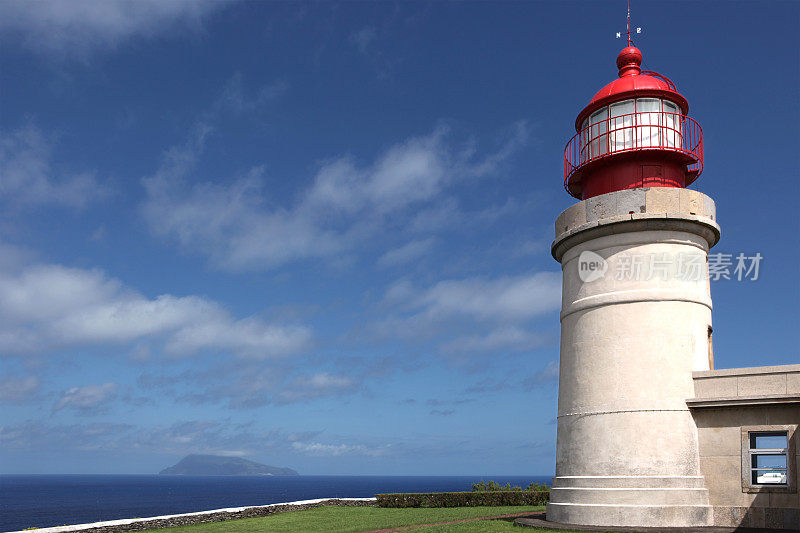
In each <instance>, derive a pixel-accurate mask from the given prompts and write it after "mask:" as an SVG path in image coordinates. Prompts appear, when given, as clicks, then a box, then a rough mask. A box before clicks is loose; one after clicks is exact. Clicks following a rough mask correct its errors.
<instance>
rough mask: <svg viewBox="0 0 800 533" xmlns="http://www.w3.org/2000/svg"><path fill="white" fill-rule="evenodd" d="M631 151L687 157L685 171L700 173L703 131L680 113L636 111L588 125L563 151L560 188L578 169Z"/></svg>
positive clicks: (566, 184) (701, 167)
mask: <svg viewBox="0 0 800 533" xmlns="http://www.w3.org/2000/svg"><path fill="white" fill-rule="evenodd" d="M635 150H666V151H672V152H679V153H683V154H686V155H688V156H689V157H690V158H691V159H692V160H693V161H694V162H693V163H690V164H689V166H688V170H689V172H691V173H694V174H695V175H698V174H700V173H701V172H702V171H703V130H702V128H701V127H700V124H698V123H697V121H695V120H694V119H693V118H691V117H688V116H686V115H682V114H680V113H668V112H664V111H639V112H636V113H628V114H625V115H619V116H616V117H610V118H607V119H603V120H600V121H599V122H595V123H594V124H590V125H588V126H587V127H585V128H583V129H582V130H581V131H579V132H578V133H576V134H575V136H574V137H572V139H570V140H569V142H568V143H567V146H566V148H565V149H564V187H565V188H566V189H567V190H569V187H568V185H569V180H570V178H571V177H572V175H573V174H575V172H576V171H577V170H579V169H580V168H581V167H583V166H585V165H587V164H589V163H593V162H595V161H598V160H600V159H603V158H605V157H609V156H612V155H616V154H621V153H625V152H633V151H635Z"/></svg>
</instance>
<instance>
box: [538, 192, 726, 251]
mask: <svg viewBox="0 0 800 533" xmlns="http://www.w3.org/2000/svg"><path fill="white" fill-rule="evenodd" d="M715 219H716V205H715V204H714V201H713V200H712V199H711V198H709V197H708V196H706V195H705V194H703V193H701V192H698V191H693V190H691V189H678V188H670V187H647V188H641V189H629V190H624V191H616V192H612V193H608V194H601V195H599V196H595V197H593V198H589V199H587V200H584V201H582V202H579V203H577V204H575V205H573V206H572V207H570V208H568V209H566V210H565V211H564V212H562V213H561V215H559V217H558V219H557V220H556V239H555V240H554V241H553V244H552V246H551V253H552V254H553V257H554V258H555V259H556V260H557V261H559V262H560V261H561V259H562V257H563V255H564V253H565V252H566V251H567V250H569V249H570V248H572V247H573V246H576V245H578V244H580V243H582V242H586V241H588V240H590V239H595V238H597V237H602V236H606V235H613V234H619V233H629V232H635V231H650V230H673V231H687V232H690V233H694V234H697V235H699V236H701V237H703V238H704V239H705V240H706V242H708V246H709V248H711V247H712V246H714V245H715V244H716V243H717V242H718V241H719V239H720V236H721V230H720V227H719V224H717V223H716V221H715Z"/></svg>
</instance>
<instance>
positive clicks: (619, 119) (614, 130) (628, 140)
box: [609, 100, 634, 152]
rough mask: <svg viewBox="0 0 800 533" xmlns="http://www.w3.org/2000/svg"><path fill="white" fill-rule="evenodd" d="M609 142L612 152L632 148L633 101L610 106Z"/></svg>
mask: <svg viewBox="0 0 800 533" xmlns="http://www.w3.org/2000/svg"><path fill="white" fill-rule="evenodd" d="M610 109H611V120H609V140H610V143H609V144H610V149H611V151H612V152H614V151H617V150H625V149H630V148H633V111H634V107H633V100H625V101H622V102H618V103H616V104H612V105H611V107H610Z"/></svg>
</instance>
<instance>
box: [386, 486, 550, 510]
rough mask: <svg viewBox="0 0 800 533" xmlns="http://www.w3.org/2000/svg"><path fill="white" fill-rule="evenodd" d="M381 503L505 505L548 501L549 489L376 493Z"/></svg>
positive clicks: (414, 505)
mask: <svg viewBox="0 0 800 533" xmlns="http://www.w3.org/2000/svg"><path fill="white" fill-rule="evenodd" d="M375 498H377V500H378V506H379V507H476V506H493V507H497V506H504V505H544V504H546V503H547V502H548V500H549V499H550V492H549V491H530V490H522V489H520V490H512V489H509V490H496V491H477V490H476V491H473V492H420V493H404V494H376V495H375Z"/></svg>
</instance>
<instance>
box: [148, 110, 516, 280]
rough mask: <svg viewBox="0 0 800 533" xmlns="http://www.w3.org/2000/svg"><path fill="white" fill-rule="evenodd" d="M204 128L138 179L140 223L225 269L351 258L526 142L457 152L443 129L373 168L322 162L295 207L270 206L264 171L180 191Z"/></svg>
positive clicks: (390, 152) (394, 150) (396, 149)
mask: <svg viewBox="0 0 800 533" xmlns="http://www.w3.org/2000/svg"><path fill="white" fill-rule="evenodd" d="M208 133H209V128H207V127H203V126H201V127H199V128H198V130H197V131H196V132H195V133H194V135H193V136H192V138H191V139H190V140H189V142H187V143H186V144H185V145H184V146H180V147H173V148H172V149H170V150H168V151H167V153H166V154H165V157H164V159H163V161H162V164H161V166H160V167H159V169H158V170H157V171H156V172H155V174H154V175H153V176H150V177H147V178H145V179H144V180H143V181H144V185H145V188H146V191H147V200H146V201H145V203H144V205H143V211H142V212H143V215H144V217H145V220H146V221H147V223H148V224H149V226H150V228H151V229H152V231H153V232H154V233H156V234H158V235H162V236H165V237H170V238H174V239H176V240H177V241H178V242H179V243H180V244H181V245H182V246H183V247H185V248H187V249H190V250H195V251H199V252H201V253H203V254H206V255H208V256H209V257H210V258H211V261H212V262H213V263H214V264H215V265H216V266H218V267H221V268H225V269H229V270H246V269H259V268H272V267H276V266H280V265H282V264H285V263H288V262H292V261H297V260H304V259H309V258H321V257H329V256H332V255H335V254H340V253H344V252H347V251H349V250H351V249H352V248H353V247H354V246H355V244H356V243H358V242H361V241H363V240H364V239H365V238H367V237H368V236H370V235H374V234H376V233H377V232H378V231H379V230H380V228H381V225H382V223H383V222H384V221H385V220H386V218H387V217H402V216H408V213H407V210H408V209H409V208H411V207H412V206H420V205H424V204H428V203H430V202H432V201H433V200H435V199H436V198H437V197H438V196H439V195H440V194H441V192H442V191H443V190H444V189H445V188H446V187H448V186H450V185H452V184H453V183H455V182H457V181H460V180H465V179H476V178H482V177H486V176H489V175H492V174H493V173H495V172H497V171H498V169H499V167H500V165H501V163H502V162H503V161H504V160H505V159H507V158H508V157H509V156H510V155H511V154H512V153H513V152H515V151H516V150H517V149H518V148H519V147H520V146H522V144H524V142H525V141H526V139H527V129H526V127H525V126H524V124H523V123H520V124H517V125H515V127H514V128H513V131H512V135H511V138H510V139H509V140H507V142H506V143H505V144H504V145H503V146H502V147H501V148H500V149H499V150H498V151H497V152H494V153H490V154H488V155H485V156H483V157H478V155H477V154H476V150H475V147H474V143H468V144H466V145H459V144H458V143H456V142H454V140H453V139H452V135H451V132H450V131H449V129H448V128H446V127H443V126H442V127H438V128H436V129H435V130H434V131H433V132H432V133H431V134H429V135H426V136H422V137H414V138H411V139H408V140H406V141H404V142H402V143H398V144H396V145H394V146H392V147H390V148H389V149H387V150H386V151H385V152H384V153H383V154H381V155H380V156H378V157H377V158H376V159H375V161H374V162H373V163H372V164H369V165H363V166H362V165H358V164H357V163H356V162H355V161H354V160H353V158H352V157H350V156H343V157H339V158H336V159H332V160H329V161H327V162H325V163H323V164H322V165H321V166H320V168H319V170H318V171H317V173H316V175H315V177H314V179H313V182H312V184H311V185H310V186H309V187H308V188H307V189H306V190H305V191H302V192H301V193H300V194H299V196H298V199H297V200H296V201H295V202H291V203H289V204H287V205H275V204H273V203H271V202H270V201H269V200H268V197H267V196H266V194H265V192H264V191H265V190H266V189H267V187H266V182H265V176H264V168H263V167H260V166H259V167H253V168H252V169H251V170H250V172H248V173H247V174H246V175H245V176H242V177H240V178H239V179H236V180H234V181H233V182H232V183H229V184H226V185H218V184H212V183H193V184H191V183H188V182H190V181H191V180H190V178H191V173H192V171H193V169H194V166H195V165H196V164H197V163H198V161H199V159H200V157H201V155H202V153H203V150H204V146H205V141H206V138H207V135H208Z"/></svg>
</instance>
